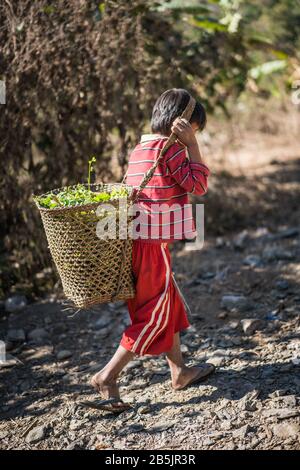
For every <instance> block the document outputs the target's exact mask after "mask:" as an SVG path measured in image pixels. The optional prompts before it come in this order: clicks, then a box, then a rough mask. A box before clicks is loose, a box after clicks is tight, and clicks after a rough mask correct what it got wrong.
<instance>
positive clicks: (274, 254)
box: [262, 246, 294, 261]
mask: <svg viewBox="0 0 300 470" xmlns="http://www.w3.org/2000/svg"><path fill="white" fill-rule="evenodd" d="M262 255H263V259H264V260H266V261H276V260H291V259H293V258H294V255H293V253H292V252H291V251H287V250H283V249H282V248H280V247H277V246H272V247H270V246H266V248H265V249H264V251H263V254H262Z"/></svg>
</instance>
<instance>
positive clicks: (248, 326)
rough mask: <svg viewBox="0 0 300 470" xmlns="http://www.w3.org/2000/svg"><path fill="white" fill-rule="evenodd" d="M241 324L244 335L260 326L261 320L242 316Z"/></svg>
mask: <svg viewBox="0 0 300 470" xmlns="http://www.w3.org/2000/svg"><path fill="white" fill-rule="evenodd" d="M241 325H242V329H243V332H244V333H245V334H246V335H252V334H253V333H255V331H256V330H258V329H259V328H260V327H261V326H262V322H261V320H259V319H257V318H244V319H243V320H241Z"/></svg>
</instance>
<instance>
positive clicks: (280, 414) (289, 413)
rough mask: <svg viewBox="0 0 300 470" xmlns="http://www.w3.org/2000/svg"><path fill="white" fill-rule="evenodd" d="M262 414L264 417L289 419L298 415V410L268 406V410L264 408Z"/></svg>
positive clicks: (299, 413) (299, 412)
mask: <svg viewBox="0 0 300 470" xmlns="http://www.w3.org/2000/svg"><path fill="white" fill-rule="evenodd" d="M262 415H263V417H264V418H272V417H276V418H278V419H289V418H295V417H296V416H299V415H300V411H299V410H293V409H291V408H270V409H268V410H264V411H263V413H262Z"/></svg>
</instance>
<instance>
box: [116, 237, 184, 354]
mask: <svg viewBox="0 0 300 470" xmlns="http://www.w3.org/2000/svg"><path fill="white" fill-rule="evenodd" d="M132 261H133V272H134V276H135V280H136V295H135V297H134V298H133V299H130V300H128V301H127V305H128V310H129V315H130V318H131V325H130V326H128V328H126V330H125V331H124V333H123V336H122V339H121V343H120V344H121V345H122V346H123V347H124V348H125V349H127V350H129V351H132V352H134V353H135V354H137V355H158V354H162V353H164V352H166V351H169V350H170V349H171V348H172V346H173V337H174V334H175V333H177V332H178V331H181V330H184V329H186V328H188V327H189V326H190V323H189V321H188V318H187V314H186V309H185V307H184V304H183V301H182V299H181V296H180V294H179V292H178V290H177V288H176V286H175V284H174V282H173V278H172V269H171V258H170V252H169V248H168V245H167V244H166V243H161V244H160V243H159V244H156V243H151V242H148V243H147V242H145V241H140V240H134V242H133V260H132Z"/></svg>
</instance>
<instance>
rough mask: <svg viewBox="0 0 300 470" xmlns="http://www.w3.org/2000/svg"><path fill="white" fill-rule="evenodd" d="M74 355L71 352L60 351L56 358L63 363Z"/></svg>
mask: <svg viewBox="0 0 300 470" xmlns="http://www.w3.org/2000/svg"><path fill="white" fill-rule="evenodd" d="M72 355H73V353H72V352H71V351H68V350H62V351H58V353H57V354H56V357H57V359H58V360H59V361H63V360H65V359H68V358H69V357H71V356H72Z"/></svg>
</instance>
